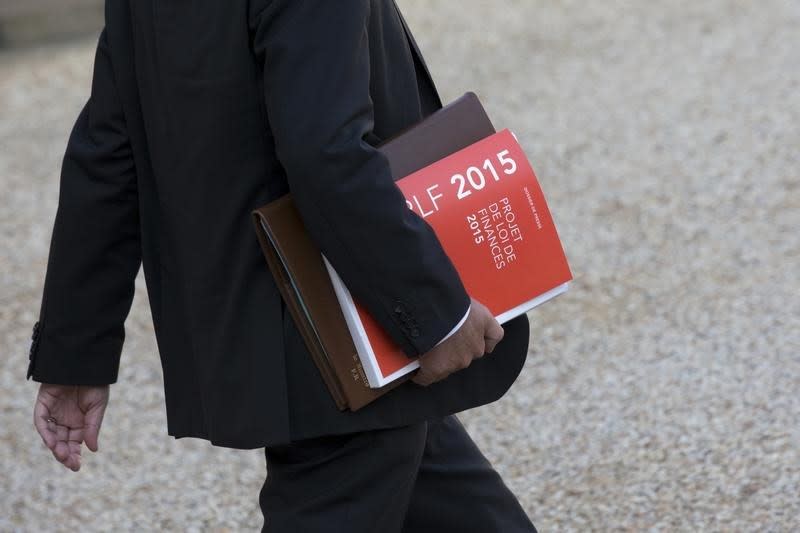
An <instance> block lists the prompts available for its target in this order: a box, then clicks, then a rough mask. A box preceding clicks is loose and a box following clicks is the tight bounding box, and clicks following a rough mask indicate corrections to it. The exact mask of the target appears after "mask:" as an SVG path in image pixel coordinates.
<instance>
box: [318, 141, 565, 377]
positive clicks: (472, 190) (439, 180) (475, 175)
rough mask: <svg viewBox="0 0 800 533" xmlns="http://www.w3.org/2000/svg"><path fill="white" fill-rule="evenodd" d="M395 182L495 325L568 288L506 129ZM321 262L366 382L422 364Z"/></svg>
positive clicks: (539, 199) (537, 196)
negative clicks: (410, 355) (340, 307)
mask: <svg viewBox="0 0 800 533" xmlns="http://www.w3.org/2000/svg"><path fill="white" fill-rule="evenodd" d="M395 183H396V184H397V186H398V187H399V188H400V190H401V191H402V192H403V195H404V196H405V198H406V203H407V204H408V207H409V209H412V210H414V212H416V213H417V214H418V215H420V216H421V217H423V218H424V219H425V221H426V222H428V223H429V224H430V225H431V227H432V228H433V230H434V231H435V232H436V236H437V237H438V238H439V241H440V242H441V243H442V247H443V248H444V250H445V252H446V253H447V255H448V257H449V258H450V259H451V261H452V262H453V265H454V266H455V267H456V270H457V271H458V273H459V275H460V276H461V280H462V282H463V284H464V287H465V288H466V290H467V292H468V293H469V294H470V296H472V297H473V298H475V299H476V300H478V301H480V302H481V303H483V304H484V305H486V307H487V308H488V309H489V310H490V311H491V312H492V314H493V315H494V316H495V318H496V319H497V321H498V322H500V323H501V324H502V323H504V322H506V321H508V320H511V319H512V318H514V317H516V316H519V315H521V314H523V313H525V312H526V311H529V310H530V309H532V308H533V307H535V306H537V305H539V304H541V303H544V302H546V301H547V300H550V299H551V298H553V297H555V296H557V295H558V294H561V293H563V292H564V291H566V290H567V287H568V284H569V281H570V280H571V279H572V273H571V272H570V269H569V265H568V263H567V259H566V256H565V255H564V250H563V248H562V246H561V241H560V240H559V238H558V233H557V232H556V228H555V225H554V224H553V219H552V217H551V216H550V211H549V210H548V208H547V203H546V202H545V199H544V195H543V193H542V190H541V188H540V187H539V183H538V181H537V179H536V174H535V173H534V171H533V168H532V167H531V165H530V163H529V162H528V159H527V158H526V157H525V154H524V152H523V150H522V148H521V147H520V145H519V143H518V142H517V140H516V138H515V136H514V134H513V133H511V131H509V130H508V129H505V130H503V131H500V132H497V133H495V134H493V135H491V136H489V137H486V138H484V139H482V140H480V141H478V142H476V143H474V144H472V145H470V146H468V147H466V148H464V149H462V150H459V151H457V152H455V153H453V154H451V155H449V156H447V157H445V158H443V159H441V160H439V161H437V162H435V163H433V164H431V165H429V166H427V167H425V168H423V169H421V170H418V171H417V172H414V173H412V174H409V175H408V176H406V177H404V178H402V179H400V180H398V181H396V182H395ZM323 260H324V263H325V266H326V268H327V269H328V273H329V274H330V276H331V281H332V283H333V287H334V290H335V292H336V296H337V298H338V300H339V303H340V305H341V306H342V310H343V312H344V316H345V320H346V321H347V326H348V328H349V330H350V334H351V335H352V337H353V341H354V343H355V345H356V349H357V350H358V355H359V358H360V359H361V363H362V365H363V367H364V371H365V373H366V375H367V379H368V381H369V385H370V386H371V387H382V386H384V385H386V384H387V383H390V382H391V381H394V380H395V379H397V378H399V377H400V376H402V375H405V374H407V373H409V372H411V371H413V370H415V369H416V368H418V367H419V363H418V362H417V361H416V360H412V359H409V357H408V356H406V355H405V354H404V353H403V352H402V350H401V349H400V347H399V346H397V345H396V344H395V343H394V342H393V341H392V340H391V338H390V337H389V336H388V335H387V334H386V332H385V331H384V330H383V328H381V326H380V325H379V324H378V323H377V322H376V321H375V320H374V319H373V318H372V317H371V316H370V315H369V313H368V312H367V310H366V309H365V308H364V307H363V306H361V305H360V304H359V303H358V302H354V301H353V298H352V296H351V295H350V292H349V291H348V290H347V287H345V285H344V283H343V282H342V280H341V278H340V277H339V275H338V274H337V273H336V271H335V270H334V269H333V267H332V266H331V264H330V263H329V262H328V260H327V258H325V257H324V255H323Z"/></svg>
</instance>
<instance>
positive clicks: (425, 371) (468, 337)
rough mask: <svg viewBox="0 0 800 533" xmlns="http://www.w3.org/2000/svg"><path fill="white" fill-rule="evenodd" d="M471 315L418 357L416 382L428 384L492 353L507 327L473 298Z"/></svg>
mask: <svg viewBox="0 0 800 533" xmlns="http://www.w3.org/2000/svg"><path fill="white" fill-rule="evenodd" d="M470 300H471V301H472V308H471V309H470V311H469V316H467V319H466V320H465V321H464V323H463V324H462V325H461V327H460V328H458V329H457V330H456V332H455V333H453V334H452V335H450V337H448V338H447V339H445V340H444V341H442V342H441V343H440V344H438V345H436V346H434V347H433V348H432V349H431V350H430V351H428V352H427V353H425V354H423V355H422V356H421V357H420V358H419V364H420V368H419V370H418V371H417V373H416V374H415V375H414V377H413V378H411V381H413V382H414V383H416V384H417V385H423V386H428V385H430V384H432V383H435V382H437V381H440V380H442V379H444V378H446V377H447V376H449V375H450V374H452V373H453V372H456V371H458V370H462V369H464V368H467V367H468V366H469V365H470V364H471V363H472V361H473V360H474V359H477V358H479V357H483V356H484V354H487V353H492V351H493V350H494V347H495V346H497V343H498V342H500V341H501V340H502V339H503V335H504V334H505V331H504V330H503V327H502V326H501V325H500V323H499V322H498V321H497V319H495V318H494V316H493V315H492V313H491V312H490V311H489V309H487V308H486V306H485V305H483V304H482V303H480V302H479V301H478V300H476V299H475V298H470Z"/></svg>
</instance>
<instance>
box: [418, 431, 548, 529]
mask: <svg viewBox="0 0 800 533" xmlns="http://www.w3.org/2000/svg"><path fill="white" fill-rule="evenodd" d="M428 531H435V532H437V533H444V532H459V533H464V532H472V531H474V532H480V533H495V532H497V533H517V532H535V531H536V528H535V527H534V525H533V523H532V522H531V520H530V519H529V518H528V516H527V515H526V514H525V511H524V510H523V509H522V507H521V506H520V504H519V501H518V500H517V498H516V496H514V494H513V493H512V492H511V491H510V490H509V489H508V487H507V486H506V485H505V483H504V482H503V480H502V478H501V477H500V475H499V474H498V473H497V472H496V471H495V470H494V468H492V466H491V464H490V463H489V461H488V460H487V459H486V457H484V455H483V454H482V453H481V451H480V450H479V449H478V447H477V445H476V444H475V442H474V441H473V440H472V439H471V438H470V436H469V434H468V433H467V431H466V430H465V429H464V426H463V425H462V424H461V422H460V421H459V420H458V418H456V416H455V415H451V416H447V417H445V418H443V419H441V421H438V422H429V423H428V434H427V439H426V443H425V451H424V453H423V456H422V461H421V463H420V466H419V471H418V473H417V477H416V481H415V484H414V490H413V492H412V495H411V501H410V503H409V507H408V510H407V513H406V520H405V524H404V526H403V533H422V532H428Z"/></svg>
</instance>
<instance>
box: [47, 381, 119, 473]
mask: <svg viewBox="0 0 800 533" xmlns="http://www.w3.org/2000/svg"><path fill="white" fill-rule="evenodd" d="M108 394H109V386H108V385H99V386H85V385H53V384H48V383H42V384H41V385H40V387H39V394H38V395H37V397H36V405H35V406H34V408H33V425H34V426H35V427H36V430H37V431H38V432H39V435H40V436H41V437H42V440H43V441H44V443H45V445H46V446H47V447H48V448H49V449H50V451H52V452H53V456H54V457H55V458H56V459H57V460H58V461H59V462H60V463H62V464H63V465H64V466H66V467H67V468H69V469H70V470H72V471H73V472H77V471H78V470H80V468H81V445H82V444H83V443H84V442H85V443H86V446H87V447H88V448H89V449H90V450H92V451H93V452H96V451H97V437H98V434H99V433H100V424H101V423H102V422H103V414H104V413H105V411H106V405H108Z"/></svg>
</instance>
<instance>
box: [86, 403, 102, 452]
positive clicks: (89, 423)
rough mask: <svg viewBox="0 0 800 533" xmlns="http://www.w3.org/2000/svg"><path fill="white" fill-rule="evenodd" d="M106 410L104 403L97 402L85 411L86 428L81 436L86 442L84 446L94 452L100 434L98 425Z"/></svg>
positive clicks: (96, 448)
mask: <svg viewBox="0 0 800 533" xmlns="http://www.w3.org/2000/svg"><path fill="white" fill-rule="evenodd" d="M105 412H106V405H105V404H97V405H94V406H92V408H91V409H89V410H88V411H87V412H86V415H85V418H84V421H85V424H86V430H85V433H84V436H83V440H84V442H85V443H86V446H87V447H88V448H89V449H90V450H92V451H93V452H96V451H97V450H98V437H99V436H100V426H101V424H102V423H103V415H104V414H105Z"/></svg>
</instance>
